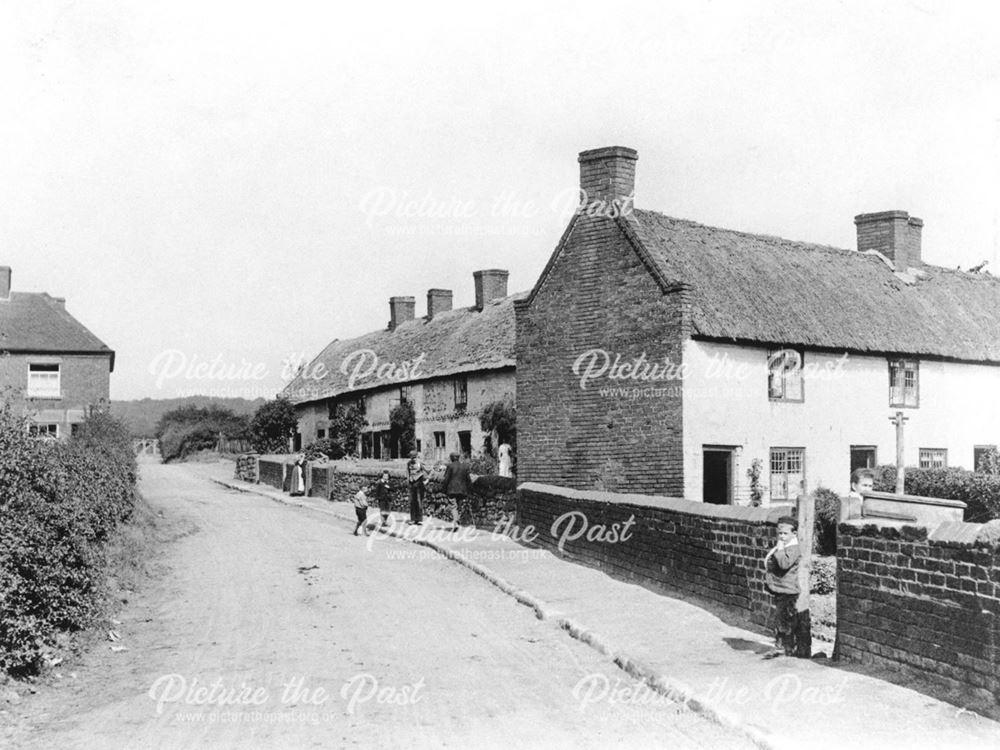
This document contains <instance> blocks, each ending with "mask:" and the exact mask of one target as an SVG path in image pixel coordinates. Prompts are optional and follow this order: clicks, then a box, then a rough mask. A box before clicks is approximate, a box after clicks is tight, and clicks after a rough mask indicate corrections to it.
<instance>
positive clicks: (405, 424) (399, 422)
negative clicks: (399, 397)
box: [389, 401, 417, 456]
mask: <svg viewBox="0 0 1000 750" xmlns="http://www.w3.org/2000/svg"><path fill="white" fill-rule="evenodd" d="M416 424H417V414H416V412H415V411H414V410H413V404H411V403H410V402H409V401H403V402H402V403H400V404H397V405H396V406H394V407H393V408H392V411H390V412H389V430H390V431H391V432H392V440H393V443H395V444H396V445H398V446H399V454H400V455H401V456H405V455H407V454H408V453H409V452H410V451H412V450H413V449H414V448H416V446H417V441H416Z"/></svg>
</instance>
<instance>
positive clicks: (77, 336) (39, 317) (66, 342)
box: [0, 292, 114, 361]
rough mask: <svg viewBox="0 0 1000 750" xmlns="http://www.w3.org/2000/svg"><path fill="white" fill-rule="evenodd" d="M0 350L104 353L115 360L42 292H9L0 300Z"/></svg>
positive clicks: (111, 352)
mask: <svg viewBox="0 0 1000 750" xmlns="http://www.w3.org/2000/svg"><path fill="white" fill-rule="evenodd" d="M0 351H10V352H15V351H24V352H52V353H54V354H57V353H70V352H73V353H88V354H90V353H94V354H107V355H109V356H111V357H112V361H113V360H114V352H113V351H112V350H111V349H109V348H108V346H107V345H106V344H105V343H104V342H102V341H101V340H100V339H99V338H97V337H96V336H95V335H94V334H92V333H91V332H90V331H88V330H87V329H86V328H85V327H84V326H83V325H82V324H81V323H80V321H78V320H77V319H76V318H74V317H73V316H72V315H70V314H69V313H68V312H66V308H65V307H64V305H63V304H62V303H61V302H59V301H57V300H55V299H53V298H52V297H50V296H49V295H48V294H46V293H44V292H41V293H33V292H11V295H10V299H9V300H0Z"/></svg>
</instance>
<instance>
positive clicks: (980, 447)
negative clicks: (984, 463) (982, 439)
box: [972, 443, 997, 471]
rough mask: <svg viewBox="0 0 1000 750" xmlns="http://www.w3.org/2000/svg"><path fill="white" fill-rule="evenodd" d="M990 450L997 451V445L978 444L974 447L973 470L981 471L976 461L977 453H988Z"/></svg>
mask: <svg viewBox="0 0 1000 750" xmlns="http://www.w3.org/2000/svg"><path fill="white" fill-rule="evenodd" d="M990 450H997V446H996V444H995V443H981V444H980V443H976V444H975V445H973V446H972V470H973V471H979V462H978V461H977V460H976V453H978V452H980V451H982V452H984V453H985V452H987V451H990Z"/></svg>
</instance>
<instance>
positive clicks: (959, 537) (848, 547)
mask: <svg viewBox="0 0 1000 750" xmlns="http://www.w3.org/2000/svg"><path fill="white" fill-rule="evenodd" d="M998 526H1000V521H994V522H991V523H990V524H988V525H987V526H986V527H984V526H983V525H981V524H970V523H960V522H948V523H943V524H940V525H939V526H937V527H936V528H933V529H931V530H930V533H928V531H929V530H928V528H927V527H921V526H904V525H902V524H892V523H881V524H873V523H870V522H866V521H851V522H848V523H843V524H841V525H840V526H839V528H838V531H839V533H838V537H837V653H838V655H839V656H840V657H841V658H844V659H848V660H851V661H857V662H860V663H862V664H870V665H875V666H879V667H888V668H890V669H894V670H897V671H900V672H901V673H902V674H903V675H904V676H916V677H920V678H924V679H925V680H926V681H928V682H929V684H930V686H931V687H932V688H933V692H935V694H937V695H939V696H940V697H942V698H944V699H945V700H950V701H952V702H954V703H957V704H958V705H962V706H969V707H971V708H973V710H976V711H978V712H979V713H984V714H986V715H989V716H991V717H992V718H994V719H1000V658H998V657H1000V548H998V546H997V542H996V532H997V527H998Z"/></svg>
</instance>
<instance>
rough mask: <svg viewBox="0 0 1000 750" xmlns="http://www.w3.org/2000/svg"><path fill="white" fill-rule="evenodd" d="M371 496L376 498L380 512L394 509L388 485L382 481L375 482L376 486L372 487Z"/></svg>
mask: <svg viewBox="0 0 1000 750" xmlns="http://www.w3.org/2000/svg"><path fill="white" fill-rule="evenodd" d="M371 494H372V496H373V497H374V498H375V502H377V503H378V509H379V510H391V509H392V494H391V492H390V488H389V485H388V484H387V483H385V482H383V481H382V480H379V481H377V482H375V484H373V485H372V491H371Z"/></svg>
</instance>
